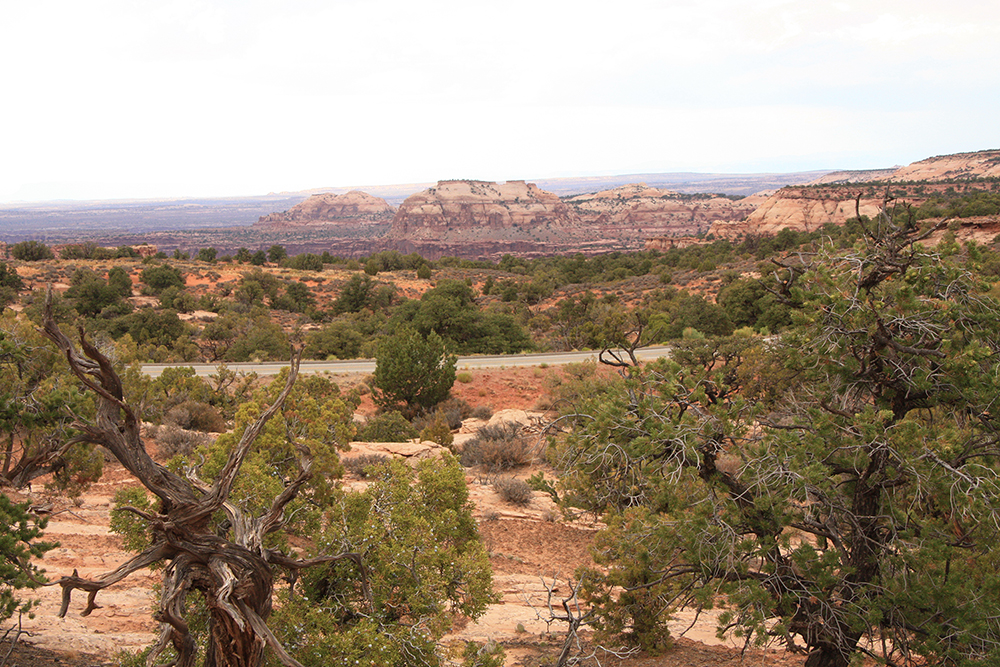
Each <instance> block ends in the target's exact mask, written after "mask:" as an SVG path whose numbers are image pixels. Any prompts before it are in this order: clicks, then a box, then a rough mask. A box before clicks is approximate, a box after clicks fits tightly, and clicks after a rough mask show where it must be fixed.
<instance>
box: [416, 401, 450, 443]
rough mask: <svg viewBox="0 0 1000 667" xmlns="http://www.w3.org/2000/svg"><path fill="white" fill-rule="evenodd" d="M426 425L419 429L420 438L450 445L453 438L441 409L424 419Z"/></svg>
mask: <svg viewBox="0 0 1000 667" xmlns="http://www.w3.org/2000/svg"><path fill="white" fill-rule="evenodd" d="M426 423H427V425H426V426H424V428H423V429H421V431H420V439H421V440H430V441H431V442H436V443H437V444H439V445H443V446H445V447H450V446H451V443H452V442H454V440H455V438H454V436H453V435H452V434H451V427H449V425H448V418H447V417H445V414H444V412H443V411H441V410H438V411H437V412H435V413H434V416H433V417H432V418H430V419H428V420H426Z"/></svg>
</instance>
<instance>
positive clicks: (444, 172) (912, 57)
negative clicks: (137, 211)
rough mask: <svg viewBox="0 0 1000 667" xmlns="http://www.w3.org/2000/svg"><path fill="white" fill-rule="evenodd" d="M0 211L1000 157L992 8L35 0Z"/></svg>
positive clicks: (8, 47) (0, 166) (14, 44)
mask: <svg viewBox="0 0 1000 667" xmlns="http://www.w3.org/2000/svg"><path fill="white" fill-rule="evenodd" d="M0 25H2V26H3V39H2V40H0V62H2V63H3V65H2V68H0V124H2V134H0V202H9V201H14V200H40V199H51V198H73V199H88V198H120V197H171V196H204V195H250V194H266V193H267V192H271V191H281V190H302V189H306V188H314V187H324V186H348V185H370V184H390V183H415V182H425V181H435V180H438V179H444V178H478V179H485V180H499V181H503V180H507V179H519V178H527V179H532V178H543V177H555V176H575V175H597V174H623V173H636V172H651V171H702V172H708V171H727V172H757V171H795V170H804V169H820V168H874V167H884V166H892V165H894V164H906V163H909V162H912V161H914V160H919V159H922V158H925V157H930V156H932V155H939V154H943V153H953V152H960V151H969V150H980V149H986V148H998V147H1000V121H998V115H1000V3H998V2H996V0H979V1H975V0H951V2H942V1H941V0H858V1H855V0H845V1H843V2H832V1H831V2H827V1H825V0H684V1H680V0H660V1H658V2H655V1H654V2H632V1H629V0H618V1H617V2H615V3H612V2H609V1H608V0H604V1H602V2H591V1H589V0H567V1H547V0H527V1H522V0H504V1H503V2H500V1H497V0H494V1H492V2H483V1H482V0H478V1H477V0H457V1H455V2H445V1H438V0H429V1H424V2H419V1H414V0H363V1H353V0H281V1H273V2H270V1H265V0H256V1H255V0H87V1H86V2H81V1H80V0H32V1H31V2H13V1H10V2H4V3H3V6H2V8H0Z"/></svg>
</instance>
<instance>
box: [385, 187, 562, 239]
mask: <svg viewBox="0 0 1000 667" xmlns="http://www.w3.org/2000/svg"><path fill="white" fill-rule="evenodd" d="M578 223H579V218H578V216H577V215H576V214H575V213H574V211H573V210H572V209H571V208H570V207H569V206H567V205H566V204H565V203H563V201H562V200H561V199H559V197H558V196H557V195H554V194H552V193H551V192H546V191H544V190H541V189H539V188H538V186H537V185H535V184H534V183H526V182H525V181H507V182H506V183H490V182H488V181H473V180H450V181H438V184H437V185H436V186H434V187H431V188H428V189H426V190H424V191H423V192H418V193H417V194H414V195H411V196H409V197H407V198H406V200H405V201H404V202H403V203H402V204H401V205H400V207H399V210H398V211H396V215H395V217H393V219H392V227H391V229H390V231H389V236H390V237H392V238H407V239H412V240H416V239H424V238H440V237H441V235H442V234H445V235H455V233H456V232H457V233H459V234H461V233H463V232H468V231H473V230H483V229H485V230H490V231H492V232H494V233H498V234H500V235H502V237H503V238H504V239H509V238H510V236H511V234H512V233H514V232H515V230H517V229H528V228H532V227H542V226H549V227H552V226H555V227H566V226H573V225H576V224H578ZM515 235H516V234H515Z"/></svg>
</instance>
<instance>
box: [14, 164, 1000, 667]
mask: <svg viewBox="0 0 1000 667" xmlns="http://www.w3.org/2000/svg"><path fill="white" fill-rule="evenodd" d="M660 176H661V177H662V178H660V179H659V180H658V179H657V178H656V175H653V174H649V175H646V177H647V178H645V180H643V181H641V182H640V181H634V182H621V181H622V179H621V178H619V179H617V180H614V181H613V182H611V181H606V182H595V180H586V181H582V182H572V183H570V182H566V183H563V184H561V185H560V184H559V183H557V182H556V181H554V180H553V181H552V182H551V183H544V182H541V183H534V182H527V181H519V180H511V181H507V182H504V183H491V182H486V181H478V180H441V181H438V182H437V183H436V184H433V185H428V184H423V185H420V186H419V187H418V186H414V188H415V189H413V190H412V191H411V190H410V189H409V187H407V186H394V187H389V186H385V187H384V188H382V189H381V195H382V196H380V192H379V188H369V189H367V190H362V189H351V190H347V191H337V192H333V191H326V192H311V193H281V194H273V195H269V196H268V197H266V198H260V199H259V200H256V201H250V200H240V201H237V200H232V201H229V200H217V201H204V202H200V203H194V202H188V203H184V204H176V203H169V202H159V203H154V202H145V203H142V202H130V203H124V202H120V203H117V204H114V203H108V202H101V203H96V202H95V203H93V205H88V206H85V207H84V206H77V207H73V206H71V205H68V204H58V205H56V204H52V205H44V206H43V205H36V206H23V207H10V208H7V209H4V210H0V232H2V238H3V239H4V242H3V243H2V244H0V268H2V271H0V300H2V305H3V313H2V327H0V346H2V347H0V374H2V385H0V386H2V387H4V392H5V393H0V399H2V402H0V407H2V408H3V410H4V412H3V415H4V416H3V420H4V421H3V427H2V428H0V433H3V435H4V438H3V440H4V442H5V447H6V450H5V461H4V463H3V472H2V475H0V481H2V482H3V484H4V486H5V490H4V491H5V494H6V496H7V497H9V498H11V499H12V500H13V501H15V503H22V504H23V506H24V508H25V509H24V512H26V513H27V514H25V517H24V519H23V520H24V521H25V524H24V525H25V526H27V522H28V521H29V519H28V517H29V515H30V517H40V518H44V519H47V521H48V524H47V527H46V528H45V529H44V538H38V537H32V538H30V539H23V540H22V542H23V544H25V545H27V544H30V543H38V542H39V541H41V540H52V541H57V542H58V543H59V544H58V545H57V546H51V548H48V549H43V550H40V551H38V552H37V553H35V554H33V555H32V557H31V562H32V563H33V564H34V566H35V567H37V568H40V569H44V576H46V577H48V579H49V581H50V582H53V583H57V584H59V585H51V586H44V587H41V588H35V587H34V586H32V584H31V583H30V582H29V580H30V579H31V577H29V578H28V579H24V578H20V579H18V578H17V577H20V574H19V573H18V572H19V571H18V572H15V573H14V574H12V575H10V576H9V578H8V579H7V580H5V581H6V585H7V589H8V590H9V591H12V592H16V594H17V596H19V597H21V598H24V599H29V598H30V599H37V600H38V601H39V603H38V605H37V606H36V607H35V608H34V609H33V610H32V612H31V613H32V615H31V616H30V617H29V616H28V615H27V614H25V615H23V616H22V617H20V618H19V617H18V615H17V614H13V615H12V617H11V618H10V619H9V620H8V621H7V623H8V626H9V625H10V624H11V623H16V626H15V629H13V630H12V631H11V632H8V633H7V636H6V637H5V638H4V642H3V643H0V665H3V664H9V665H20V666H22V667H41V666H43V665H44V666H49V665H69V666H71V667H83V666H84V665H116V666H117V665H121V666H123V667H125V666H128V665H139V664H146V662H145V660H146V658H145V657H144V655H140V653H141V652H142V651H143V650H148V647H150V646H151V645H154V644H156V645H158V649H157V651H159V650H161V649H162V650H163V651H165V652H164V653H162V654H161V655H160V658H159V659H160V660H161V661H167V660H168V656H178V655H179V656H184V655H186V654H185V651H188V650H190V651H192V652H196V651H208V650H220V649H218V648H216V649H209V648H206V647H207V646H215V645H216V641H217V640H218V638H219V636H221V635H216V634H213V632H219V631H218V627H220V624H222V623H223V621H222V620H220V619H229V620H227V621H225V622H226V623H230V621H231V623H230V625H229V626H227V630H226V632H228V633H229V634H228V635H226V637H227V638H228V640H230V641H232V647H235V648H232V651H233V653H234V654H235V653H239V652H240V651H247V652H251V653H252V652H253V651H259V652H260V654H261V655H262V656H264V657H263V658H261V659H262V660H263V661H264V663H263V664H267V665H279V664H284V665H305V664H308V665H318V664H324V665H325V664H341V663H340V662H338V660H341V659H343V660H344V661H348V662H349V660H348V657H350V658H351V659H352V660H354V661H355V662H351V664H355V663H356V664H373V665H376V664H401V665H402V664H405V665H410V664H427V665H468V666H470V667H473V666H477V665H478V666H480V667H487V666H489V665H494V666H496V667H499V666H500V665H524V666H541V665H559V666H560V667H561V666H562V665H568V664H580V665H583V664H588V665H589V664H594V665H596V664H600V665H617V664H621V665H625V666H628V667H653V666H654V665H656V666H659V665H679V666H681V667H712V666H715V665H737V664H747V663H750V664H767V665H783V666H787V667H791V666H796V667H798V666H800V665H804V666H805V667H844V666H846V665H848V664H860V663H864V664H871V665H875V664H893V665H917V664H921V665H925V664H926V665H942V666H944V665H949V666H950V665H966V664H975V663H976V661H979V660H982V661H987V662H982V663H980V664H988V661H989V660H996V659H998V656H1000V626H998V624H997V622H996V619H995V618H994V617H990V616H989V615H988V614H983V615H977V614H978V611H977V608H978V607H977V604H978V603H976V602H975V601H974V600H972V598H971V596H972V593H971V592H970V591H983V594H984V595H986V596H988V595H992V594H993V593H994V592H996V591H997V590H1000V588H998V587H1000V584H998V583H997V582H996V581H994V576H995V567H994V566H995V563H996V559H997V557H998V554H997V547H996V537H997V531H996V526H997V525H1000V522H998V517H1000V506H998V504H997V498H998V496H997V492H996V489H997V487H996V479H997V465H998V464H997V461H998V460H1000V459H998V458H997V457H998V456H1000V440H998V438H997V433H1000V424H998V423H997V421H996V420H997V416H996V414H995V413H996V411H995V409H994V406H995V403H994V401H995V400H1000V399H998V396H997V393H996V392H997V391H998V390H997V388H996V387H993V385H992V383H991V380H990V378H993V377H995V376H996V373H997V372H998V369H1000V366H998V363H1000V362H998V359H1000V332H998V331H997V330H996V316H997V314H998V312H1000V310H998V309H997V308H996V306H995V304H996V299H997V298H998V292H1000V150H986V151H980V152H973V153H960V154H954V155H945V156H938V157H931V158H927V159H925V160H921V161H919V162H915V163H913V164H910V165H908V166H904V167H894V168H891V169H890V168H887V169H881V170H866V171H842V172H829V173H809V174H802V175H798V176H797V177H796V176H794V175H788V176H781V175H774V174H770V175H761V176H757V177H755V178H750V177H735V176H733V177H725V178H724V177H722V176H718V177H717V178H714V179H702V180H701V181H698V179H697V178H695V177H694V176H692V175H686V176H685V178H687V179H688V180H687V185H683V183H682V182H681V181H679V179H678V178H673V181H674V182H673V183H671V182H669V181H670V180H671V179H668V178H666V177H665V176H664V175H660ZM800 180H802V181H803V182H799V181H800ZM696 181H698V182H696ZM754 184H756V185H761V184H764V185H766V186H768V187H767V188H766V189H761V190H756V189H754V190H753V191H749V190H748V188H751V187H752V186H753V185H754ZM671 185H674V186H675V187H676V188H677V189H673V188H672V187H671ZM679 185H683V187H678V186H679ZM713 185H714V186H719V187H718V188H717V189H712V186H713ZM682 189H683V190H684V191H681V190H682ZM185 210H187V212H188V213H190V214H191V217H188V218H185V217H184V216H185ZM157 211H160V213H157ZM102 216H109V217H110V218H111V219H114V220H116V222H113V223H108V224H104V222H102ZM81 221H85V222H81ZM76 327H80V330H81V331H82V330H85V331H86V332H87V336H88V338H87V340H88V341H92V342H93V345H89V344H88V345H87V346H85V347H83V348H80V349H78V347H77V346H79V345H81V339H80V338H79V336H78V335H77V334H73V333H72V331H73V330H74V329H75V328H76ZM60 332H64V333H63V334H60ZM649 345H667V346H670V348H671V355H670V356H669V357H667V358H664V359H660V360H657V361H650V362H640V361H638V360H637V358H636V357H635V356H633V355H634V353H635V352H636V351H637V350H638V349H640V348H642V347H646V346H649ZM571 350H589V351H591V352H592V357H593V361H591V362H587V363H578V362H577V363H570V364H565V365H562V364H548V363H545V364H541V365H536V366H529V367H514V366H510V367H506V366H505V365H504V364H503V363H502V362H500V363H498V367H496V368H490V369H471V368H463V367H462V366H461V365H459V366H457V367H456V366H455V362H454V355H513V354H518V353H523V352H531V351H545V352H556V353H557V352H566V351H571ZM298 354H304V355H305V357H306V358H309V359H328V360H334V359H356V358H373V359H375V360H376V364H377V365H376V370H375V371H374V373H370V374H369V373H364V374H362V373H343V374H337V373H332V374H331V373H324V374H316V375H306V374H303V375H302V376H301V377H299V379H298V381H297V383H289V384H287V385H283V383H284V382H285V378H286V376H284V375H282V376H278V378H277V379H271V378H262V377H257V376H256V375H250V374H244V373H236V372H234V371H232V370H230V369H229V368H228V366H227V364H235V363H240V362H249V361H275V362H279V361H280V362H286V361H288V360H289V359H298V356H296V355H298ZM151 362H158V363H166V364H170V365H171V366H172V368H170V369H169V370H168V371H167V372H165V373H164V374H163V375H161V376H160V377H157V378H152V377H150V376H149V375H147V374H145V373H144V372H143V366H142V365H143V364H148V363H151ZM196 362H197V363H209V364H215V365H217V369H218V370H217V371H216V372H215V373H214V374H213V375H212V376H211V377H210V378H200V377H198V376H196V375H195V374H194V373H193V372H188V371H187V370H185V366H187V365H188V364H191V363H196ZM449 364H450V366H449ZM295 365H296V368H297V364H295ZM71 366H72V367H73V368H72V371H71V368H70V367H71ZM282 387H285V388H284V390H282ZM439 390H440V391H439ZM435 392H436V393H435ZM431 394H434V396H433V397H428V396H429V395H431ZM269 405H271V406H272V410H271V413H273V418H272V419H273V420H272V421H271V422H267V421H266V419H264V417H262V416H261V415H269V416H270V414H271V413H268V412H266V408H267V406H269ZM257 420H260V421H259V422H258V421H257ZM248 434H252V435H248ZM67 443H76V444H74V445H73V446H72V447H69V446H68V445H67ZM140 450H141V451H140ZM240 451H242V452H243V453H242V454H240V455H239V456H238V455H237V454H235V453H234V452H240ZM147 454H148V456H147ZM241 457H242V458H241ZM390 462H393V463H390ZM241 466H242V467H241ZM227 475H229V477H228V478H227ZM227 479H228V480H229V481H228V482H226V481H225V480H227ZM220 480H222V481H220ZM399 480H403V482H399ZM397 483H398V485H397ZM227 484H228V486H227ZM147 489H148V490H149V492H150V493H147V492H146V490H147ZM220 489H225V491H221V490H220ZM213 494H214V495H213ZM410 494H412V495H410ZM401 499H402V500H401ZM122 507H125V508H126V509H124V510H123V509H121V508H122ZM116 508H117V509H116ZM192 508H193V509H192ZM113 510H114V511H113ZM403 510H408V513H404V512H403ZM195 514H197V518H192V517H193V516H194V515H195ZM10 516H11V517H14V516H16V515H15V514H11V515H10ZM185 522H187V523H185ZM449 522H450V523H449ZM15 524H16V521H14V520H13V519H11V520H10V521H9V525H11V526H14V525H15ZM265 524H266V525H265ZM185 531H188V532H185ZM241 531H242V532H241ZM254 531H257V532H254ZM338 531H339V532H338ZM15 541H16V540H15ZM206 545H207V546H206ZM219 545H221V546H219ZM387 545H394V546H398V547H399V548H398V549H396V550H393V548H390V546H387ZM439 547H440V550H441V552H440V553H441V554H442V555H441V558H440V559H437V556H436V554H437V553H438V549H439ZM237 551H238V552H239V553H240V554H244V553H246V554H250V555H249V556H245V560H244V561H239V559H235V558H234V560H232V561H227V560H226V555H227V554H231V553H234V552H237ZM332 551H337V552H339V553H341V555H343V554H351V555H352V556H351V557H352V558H356V563H361V562H365V563H367V565H365V566H362V565H360V564H357V568H356V569H352V568H354V567H355V565H353V564H352V563H355V561H354V560H350V559H348V560H350V562H341V561H333V560H327V561H324V560H323V559H324V558H327V556H328V555H329V554H328V552H332ZM136 554H145V556H141V555H140V556H137V555H136ZM205 554H210V555H208V556H206V555H205ZM359 554H360V555H359ZM241 557H243V556H241ZM199 559H202V560H199ZM213 559H215V560H213ZM254 559H256V560H254ZM14 561H15V562H17V563H18V567H20V568H22V569H24V568H27V565H26V563H27V556H24V558H22V560H20V561H18V557H14ZM320 561H322V562H320ZM210 562H211V563H212V564H211V565H210V564H208V563H210ZM246 562H252V565H253V567H259V568H263V569H262V570H259V571H257V570H254V571H256V572H257V573H258V574H257V575H254V576H256V577H257V579H255V578H254V576H251V575H248V574H247V572H248V571H250V570H252V569H253V568H252V567H250V566H246V569H244V570H241V569H240V568H241V567H243V566H244V565H245V563H246ZM356 563H355V564H356ZM456 563H457V565H456ZM317 564H318V567H317V569H316V571H317V572H321V574H313V573H312V571H311V570H309V569H308V568H307V565H308V566H309V567H312V566H313V565H317ZM185 567H187V568H188V569H187V570H184V568H185ZM116 568H121V571H122V572H124V571H126V570H127V571H128V572H129V573H130V574H131V576H129V577H127V578H122V580H121V581H118V579H117V578H116V577H109V576H105V575H106V573H112V572H115V571H116ZM282 568H284V569H282ZM324 568H325V569H324ZM380 568H382V569H380ZM26 571H28V570H26ZM28 572H30V571H28ZM260 572H266V576H265V575H262V574H260ZM37 575H38V576H41V571H40V570H39V572H38V573H37ZM5 576H6V575H5ZM112 579H114V581H112ZM263 579H267V580H268V581H267V586H268V587H267V588H266V591H265V593H263V594H260V595H258V593H259V591H258V590H257V589H256V588H255V586H256V584H257V583H259V581H260V580H263ZM272 579H273V581H272ZM918 580H919V582H918ZM15 582H16V583H15ZM95 582H96V583H95ZM206 582H207V583H206ZM255 582H256V583H255ZM484 582H485V583H484ZM935 582H937V583H935ZM252 584H253V585H252ZM938 584H940V585H938ZM296 587H298V588H297V590H298V593H297V594H296V592H295V590H296ZM251 588H253V589H254V590H253V591H251V590H250V589H251ZM89 592H94V597H92V598H90V599H89V600H88V593H89ZM70 593H72V599H71V600H70V598H69V594H70ZM213 596H214V597H213ZM254 596H257V597H256V598H255V597H254ZM310 596H311V599H312V600H313V601H314V602H315V603H316V606H315V608H316V609H322V610H323V614H325V616H323V617H322V618H320V617H319V613H318V612H314V611H311V610H310V608H309V605H308V603H309V601H310ZM272 600H273V610H272ZM425 603H426V604H425ZM254 604H256V605H258V606H257V607H253V605H254ZM982 604H983V605H986V606H988V607H989V609H993V607H995V606H996V601H995V600H993V599H990V601H989V602H982ZM67 605H68V612H67V613H65V614H64V615H63V614H60V611H61V606H62V607H63V609H62V610H63V611H65V610H66V608H67V607H66V606H67ZM154 610H155V613H154ZM268 614H271V616H270V618H271V619H273V623H272V621H270V620H268ZM182 617H183V618H182ZM209 618H210V619H211V622H209V620H208V619H209ZM161 621H162V623H161ZM269 625H273V628H272V629H270V630H268V629H266V628H267V626H269ZM213 628H214V630H213ZM248 628H250V629H248ZM272 632H273V633H274V634H270V633H272ZM223 634H224V633H223ZM248 637H249V639H248ZM366 642H369V643H368V644H367V646H363V644H365V643H366ZM373 644H374V648H373ZM219 646H221V644H219ZM264 646H266V647H267V650H266V651H264V648H263V647H264ZM279 646H280V647H287V649H288V651H289V652H288V653H287V654H285V653H283V651H284V650H285V649H284V648H281V649H280V650H279V648H278V647H279ZM254 647H256V648H254ZM8 649H9V650H10V652H9V653H8ZM376 651H382V653H377V652H376ZM171 652H173V653H171ZM5 654H6V657H5ZM386 654H391V656H392V659H391V660H390V659H388V658H385V660H386V661H385V662H379V660H380V659H382V658H379V656H384V655H386ZM169 659H171V660H172V659H174V658H169ZM185 659H186V658H185ZM5 660H7V661H8V662H6V663H5V662H4V661H5ZM219 660H220V662H219V664H229V663H224V662H222V661H221V660H222V659H221V658H219ZM170 664H173V663H170ZM186 664H193V663H186ZM232 664H236V663H235V662H234V663H232Z"/></svg>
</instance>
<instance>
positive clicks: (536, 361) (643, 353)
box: [142, 346, 670, 377]
mask: <svg viewBox="0 0 1000 667" xmlns="http://www.w3.org/2000/svg"><path fill="white" fill-rule="evenodd" d="M669 351H670V348H669V347H662V346H658V347H645V348H643V349H641V350H639V351H638V352H636V356H637V357H638V358H639V359H656V358H659V357H663V356H666V355H667V354H668V353H669ZM588 360H595V361H596V360H597V352H543V353H538V354H513V355H496V356H476V357H459V358H458V363H457V364H456V366H457V368H458V369H460V370H461V369H463V368H501V367H511V366H539V365H541V364H548V365H549V366H555V365H558V364H570V363H574V362H579V361H588ZM287 365H288V362H280V361H270V362H263V363H239V364H226V366H227V367H228V368H229V369H230V370H233V371H237V372H240V371H244V372H247V373H250V372H254V373H257V374H258V375H277V374H278V372H279V371H280V370H281V369H282V368H284V367H286V366H287ZM180 366H190V367H192V368H194V372H195V374H197V375H199V376H201V377H207V376H209V375H212V374H214V373H217V372H218V368H219V365H218V364H144V365H143V367H142V370H143V372H144V373H146V374H147V375H150V376H152V377H158V376H159V375H160V373H162V372H163V369H164V368H169V367H180ZM374 371H375V360H374V359H352V360H349V361H303V362H302V365H301V366H300V368H299V372H300V373H373V372H374Z"/></svg>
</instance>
